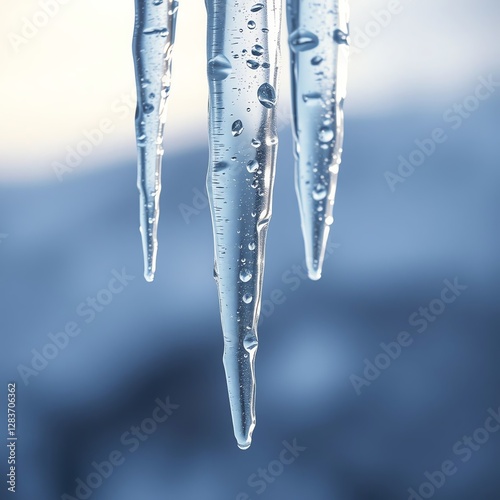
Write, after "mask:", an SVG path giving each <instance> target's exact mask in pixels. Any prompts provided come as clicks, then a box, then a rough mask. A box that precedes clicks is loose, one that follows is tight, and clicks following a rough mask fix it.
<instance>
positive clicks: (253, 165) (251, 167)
mask: <svg viewBox="0 0 500 500" xmlns="http://www.w3.org/2000/svg"><path fill="white" fill-rule="evenodd" d="M247 170H248V171H249V172H250V173H251V174H253V173H254V172H257V170H259V162H258V161H257V160H250V161H249V162H248V163H247Z"/></svg>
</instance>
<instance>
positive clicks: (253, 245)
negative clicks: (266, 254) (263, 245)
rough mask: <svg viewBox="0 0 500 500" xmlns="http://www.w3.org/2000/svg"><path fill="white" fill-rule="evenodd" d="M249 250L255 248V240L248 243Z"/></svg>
mask: <svg viewBox="0 0 500 500" xmlns="http://www.w3.org/2000/svg"><path fill="white" fill-rule="evenodd" d="M248 250H251V251H253V250H255V243H253V242H252V243H249V244H248Z"/></svg>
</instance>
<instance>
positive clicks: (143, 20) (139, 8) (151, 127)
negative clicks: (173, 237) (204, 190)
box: [133, 0, 178, 281]
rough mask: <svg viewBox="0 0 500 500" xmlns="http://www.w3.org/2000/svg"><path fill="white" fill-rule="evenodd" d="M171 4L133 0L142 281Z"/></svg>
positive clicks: (152, 238)
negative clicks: (142, 255)
mask: <svg viewBox="0 0 500 500" xmlns="http://www.w3.org/2000/svg"><path fill="white" fill-rule="evenodd" d="M177 7H178V2H177V1H175V0H135V8H136V13H135V28H134V41H133V52H134V63H135V74H136V85H137V110H136V116H135V127H136V137H137V153H138V160H137V163H138V165H137V167H138V175H137V187H138V188H139V193H140V229H141V235H142V248H143V253H144V277H145V279H146V280H147V281H153V279H154V274H155V269H156V253H157V249H158V241H157V231H158V218H159V215H160V191H161V163H162V157H163V146H162V143H163V130H164V128H165V120H166V104H167V97H168V94H169V92H170V75H171V65H172V48H173V44H174V38H175V23H176V16H177Z"/></svg>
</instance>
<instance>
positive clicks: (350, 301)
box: [0, 0, 500, 500]
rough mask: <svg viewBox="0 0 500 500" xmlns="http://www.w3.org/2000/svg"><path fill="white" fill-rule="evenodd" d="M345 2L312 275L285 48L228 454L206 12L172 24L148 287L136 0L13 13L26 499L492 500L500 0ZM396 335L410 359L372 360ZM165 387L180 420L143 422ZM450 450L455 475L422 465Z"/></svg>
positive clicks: (14, 354)
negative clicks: (262, 240) (325, 215)
mask: <svg viewBox="0 0 500 500" xmlns="http://www.w3.org/2000/svg"><path fill="white" fill-rule="evenodd" d="M351 12H352V16H351V20H352V22H351V43H352V53H351V62H350V64H351V65H350V74H349V88H348V91H349V92H348V100H347V101H346V107H345V113H346V135H345V136H346V139H345V146H344V156H343V162H342V166H341V171H340V177H339V185H338V190H337V198H336V204H335V212H334V215H335V223H334V225H333V226H332V234H331V249H332V252H331V254H330V256H329V257H328V259H327V261H326V262H325V268H324V273H323V278H322V280H321V281H319V282H310V281H308V280H306V279H304V278H303V270H304V264H303V247H302V239H301V234H300V224H299V215H298V209H297V205H296V200H295V192H294V187H293V158H292V145H291V134H290V130H289V125H288V123H289V107H290V106H289V83H288V67H287V64H288V59H287V54H286V46H285V45H284V46H283V64H282V75H281V82H282V86H281V93H280V104H279V106H280V111H279V113H280V124H281V129H280V147H279V160H278V167H277V178H276V184H275V199H274V215H273V219H272V222H271V226H270V231H269V239H268V249H267V261H266V274H265V284H264V295H263V310H262V321H261V326H260V332H259V333H260V346H259V353H258V356H257V377H258V393H257V428H256V430H255V433H254V442H253V445H252V447H251V448H250V449H249V450H248V451H246V452H242V451H240V450H239V449H238V448H237V447H236V443H235V440H234V438H233V435H232V425H231V419H230V413H229V404H228V399H227V393H226V384H225V378H224V371H223V366H222V334H221V328H220V320H219V311H218V303H217V294H216V286H215V283H214V282H213V277H212V262H213V246H212V235H211V222H210V214H209V210H208V207H207V200H206V195H205V175H206V167H207V161H208V154H207V153H208V152H207V138H206V135H207V130H206V122H207V117H206V109H207V104H206V103H207V88H206V84H205V83H204V82H205V8H204V3H203V2H202V1H201V0H200V1H196V2H186V3H182V4H181V6H180V9H179V16H178V31H177V33H178V37H177V44H176V47H175V60H174V75H173V82H172V93H171V98H170V102H169V119H168V123H167V130H166V140H165V151H166V153H165V157H164V171H163V192H162V206H161V218H160V229H159V245H160V246H159V258H158V270H157V273H156V279H155V281H154V283H152V284H148V283H146V282H145V281H144V280H143V278H142V254H141V243H140V235H139V231H138V223H139V222H138V221H139V213H138V208H139V199H138V192H137V189H136V171H135V138H134V120H133V118H134V109H135V91H134V74H133V62H132V55H131V37H132V28H133V15H134V5H133V2H132V1H129V2H126V3H124V2H118V1H116V0H108V1H107V2H100V1H98V0H86V1H85V2H84V1H82V0H66V1H62V0H45V1H44V0H37V1H35V0H25V1H24V2H16V3H15V2H2V4H1V5H0V27H1V29H0V32H1V34H2V35H1V38H0V58H1V60H2V73H1V76H0V92H1V95H2V96H3V97H2V99H1V108H0V109H1V114H2V118H3V119H2V120H1V122H0V137H1V148H0V183H1V184H0V296H1V301H0V304H1V306H0V311H1V315H0V331H1V338H2V349H1V350H0V360H1V363H0V373H1V376H2V381H3V383H4V386H3V388H2V390H1V394H2V398H1V400H2V403H1V405H2V406H1V407H2V408H4V410H2V416H1V419H0V424H1V426H2V431H1V432H2V435H5V436H6V429H7V422H6V411H5V406H6V402H7V383H8V382H15V383H16V384H17V435H18V441H17V464H16V466H17V481H18V482H17V498H19V499H22V500H31V499H34V498H36V499H37V500H54V499H59V498H62V499H65V500H68V499H69V500H71V499H74V498H80V499H82V498H91V499H92V500H101V499H106V500H110V499H113V500H114V499H117V500H118V499H119V500H136V499H141V500H160V499H175V500H195V499H196V500H198V499H201V500H226V499H227V500H230V499H236V500H249V499H255V498H262V499H273V500H281V499H287V500H288V499H289V500H303V499H304V500H305V499H314V500H393V499H394V500H396V499H412V500H419V499H421V498H431V497H432V498H436V499H438V498H439V499H442V500H452V499H453V500H470V499H481V500H497V499H498V498H500V478H499V476H498V456H499V452H500V432H496V428H497V427H496V426H494V425H493V424H492V422H493V420H492V419H494V417H493V415H495V414H498V413H499V408H500V392H499V390H498V387H499V385H500V365H499V363H498V359H499V348H500V340H499V338H498V334H499V326H500V321H499V317H498V296H499V292H500V290H499V284H498V277H499V271H500V265H499V262H498V255H499V253H500V237H499V230H498V229H499V226H498V212H499V210H500V198H499V196H498V188H499V183H500V172H499V168H498V167H499V157H500V142H499V140H498V137H499V124H498V117H499V115H500V69H499V60H500V44H499V43H498V22H499V21H500V4H499V3H498V2H497V1H495V0H476V1H473V0H438V1H432V0H419V1H418V2H417V1H416V0H399V1H397V0H356V1H352V2H351ZM284 36H285V35H284ZM97 129H100V131H101V133H100V134H99V133H97V132H96V130H97ZM436 130H437V132H436ZM436 137H439V141H436V140H435V139H434V138H436ZM89 138H94V144H91V142H89ZM82 144H83V145H82ZM86 144H91V147H90V148H88V147H87V148H86V146H85V145H86ZM419 145H420V146H419ZM75 151H76V153H77V154H75ZM418 151H420V153H419V152H418ZM79 152H80V153H79ZM401 165H403V166H401ZM405 165H406V166H405ZM408 165H410V166H408ZM117 275H118V276H120V279H121V282H122V285H121V286H118V287H117V286H116V285H117V283H119V281H116V279H115V281H113V284H114V285H113V286H110V285H111V283H110V280H112V279H113V278H114V277H115V278H116V276H117ZM446 280H448V282H446ZM449 283H451V287H450V285H449ZM446 287H448V289H449V290H450V291H449V292H446V293H448V297H449V296H453V297H456V298H455V300H454V301H453V302H452V303H445V302H443V301H442V300H441V297H442V295H441V294H442V290H443V289H444V288H446ZM118 290H120V291H118ZM421 308H426V309H421ZM65 330H66V332H70V333H71V335H72V336H71V335H68V334H67V333H66V334H61V332H64V331H65ZM403 331H405V332H408V336H409V337H407V338H410V339H411V345H408V346H406V347H401V348H400V349H399V350H400V351H401V352H400V353H399V355H397V356H394V358H396V359H390V358H388V357H387V356H383V355H382V356H380V354H383V353H384V347H383V345H382V344H384V345H386V346H387V345H388V344H390V343H391V342H394V341H396V340H397V338H398V335H399V334H400V332H403ZM77 332H78V333H77ZM54 339H58V342H59V345H60V346H59V347H57V346H56V348H54V347H50V346H51V345H52V346H54V345H55V342H56V341H55V340H54ZM393 349H395V351H393V352H398V349H396V348H395V347H394V346H393ZM388 359H389V362H387V360H388ZM367 367H368V368H367ZM167 397H168V398H169V401H170V403H171V404H172V405H176V407H175V408H174V409H170V410H168V413H170V416H169V417H168V419H167V420H166V421H165V422H161V423H156V422H155V421H154V420H151V419H152V418H153V416H154V415H158V414H159V413H158V411H157V410H155V409H156V408H157V407H159V408H161V406H158V404H159V403H158V399H159V400H160V402H163V404H164V405H165V404H166V401H167ZM167 406H168V405H167ZM172 408H173V406H172ZM488 419H489V420H488ZM498 419H499V421H500V416H499V417H498ZM488 423H489V424H488ZM485 425H486V427H485ZM134 428H135V430H134ZM485 429H486V430H485ZM134 432H138V434H135V436H136V437H131V436H133V435H134ZM287 446H288V447H291V448H294V450H295V452H294V453H295V455H293V453H291V452H286V453H285V454H284V452H283V450H286V449H287ZM3 448H4V451H3V452H2V454H1V456H0V470H1V471H2V474H4V473H6V472H7V453H8V450H7V448H6V447H5V446H4V447H3ZM111 457H114V458H111ZM117 457H120V459H118V458H117ZM283 457H285V458H286V460H283ZM290 457H292V458H293V459H294V460H293V461H292V463H288V462H290ZM110 460H114V462H115V464H114V465H113V464H112V462H110ZM285 461H286V462H287V463H285ZM446 461H451V462H452V464H453V467H451V466H450V464H448V468H447V470H448V471H451V470H452V471H453V474H451V473H450V474H449V475H444V474H443V473H436V471H442V470H443V463H444V462H446ZM105 462H109V464H111V465H106V463H105ZM103 464H104V465H103ZM98 470H100V471H101V472H100V473H98V472H96V471H98ZM2 477H4V478H5V476H2ZM430 478H431V479H430ZM82 484H83V485H84V486H82ZM2 489H4V491H5V492H6V493H5V495H6V494H7V493H8V492H7V490H6V489H7V485H6V483H5V482H4V483H3V486H2ZM3 495H4V493H3V492H2V498H3ZM5 498H7V496H5Z"/></svg>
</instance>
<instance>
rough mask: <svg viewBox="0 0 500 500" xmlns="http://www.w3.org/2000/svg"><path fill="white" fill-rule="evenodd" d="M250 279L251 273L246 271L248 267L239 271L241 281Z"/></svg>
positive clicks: (245, 281) (244, 281) (246, 281)
mask: <svg viewBox="0 0 500 500" xmlns="http://www.w3.org/2000/svg"><path fill="white" fill-rule="evenodd" d="M251 279H252V273H251V272H250V271H248V269H243V270H242V271H241V272H240V280H241V281H243V283H248V282H249V281H250V280H251Z"/></svg>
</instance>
